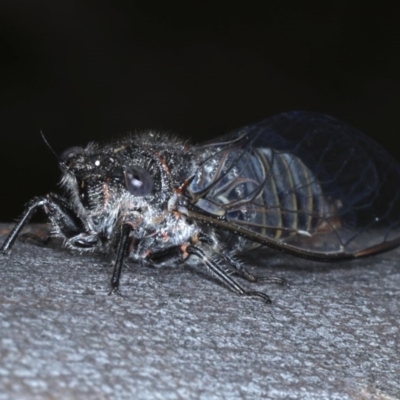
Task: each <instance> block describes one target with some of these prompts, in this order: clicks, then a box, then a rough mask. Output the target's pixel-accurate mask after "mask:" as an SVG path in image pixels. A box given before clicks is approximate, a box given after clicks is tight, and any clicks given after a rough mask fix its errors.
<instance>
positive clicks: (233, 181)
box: [184, 112, 400, 260]
mask: <svg viewBox="0 0 400 400" xmlns="http://www.w3.org/2000/svg"><path fill="white" fill-rule="evenodd" d="M196 154H197V157H198V161H199V165H200V167H199V168H198V170H197V172H196V174H195V175H194V177H193V179H192V180H191V181H190V184H189V185H188V186H187V187H186V189H185V193H184V195H185V197H187V198H188V202H189V206H190V207H189V209H190V215H191V216H192V217H194V218H197V219H199V220H202V221H204V222H206V223H208V224H212V225H214V226H216V227H220V228H221V229H222V230H223V231H228V232H231V233H232V234H233V235H235V236H241V237H245V238H247V239H250V240H252V241H255V242H258V243H262V244H266V245H268V246H270V247H273V248H277V249H281V250H286V251H288V252H290V253H294V254H297V255H299V256H303V257H309V258H317V259H327V260H328V259H331V258H332V259H335V258H353V257H359V256H364V255H368V254H373V253H377V252H381V251H385V250H388V249H390V248H393V247H395V246H397V245H399V244H400V234H399V228H400V201H399V200H400V167H399V165H398V163H397V162H396V161H395V160H394V159H393V158H392V157H391V156H390V155H389V154H388V153H387V152H386V151H385V150H384V149H382V148H381V147H380V146H379V145H378V144H377V143H375V142H374V141H373V140H371V139H370V138H368V137H367V136H365V135H364V134H362V133H361V132H359V131H357V130H356V129H354V128H352V127H350V126H348V125H346V124H345V123H343V122H340V121H338V120H336V119H334V118H331V117H328V116H325V115H320V114H314V113H308V112H289V113H284V114H279V115H277V116H274V117H271V118H269V119H266V120H264V121H261V122H259V123H256V124H254V125H249V126H246V127H244V128H242V129H239V130H237V131H234V132H231V133H230V134H227V135H225V136H223V137H221V138H220V139H218V140H216V141H213V142H209V143H206V144H204V145H202V146H198V147H197V148H196Z"/></svg>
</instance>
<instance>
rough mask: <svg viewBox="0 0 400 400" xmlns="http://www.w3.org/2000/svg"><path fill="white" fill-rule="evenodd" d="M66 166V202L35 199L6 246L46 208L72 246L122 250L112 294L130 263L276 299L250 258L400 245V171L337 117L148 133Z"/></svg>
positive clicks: (79, 153) (116, 255) (68, 158)
mask: <svg viewBox="0 0 400 400" xmlns="http://www.w3.org/2000/svg"><path fill="white" fill-rule="evenodd" d="M58 159H59V166H60V168H61V171H62V178H61V186H62V187H63V189H64V195H62V196H61V195H58V194H54V193H50V194H48V195H46V196H42V197H36V198H34V199H32V200H31V201H30V202H29V203H28V204H27V206H26V208H25V211H24V213H23V215H22V217H21V219H20V220H19V222H18V223H17V224H16V226H15V227H14V229H13V230H12V231H11V233H10V234H9V236H8V238H7V239H6V240H5V242H4V244H3V246H2V249H1V250H2V252H3V253H7V252H8V251H9V250H10V249H11V247H12V245H13V244H14V242H15V240H16V238H17V236H18V235H19V233H20V232H21V230H22V228H23V227H24V225H25V224H26V223H27V222H28V220H29V219H30V217H31V216H32V214H33V213H34V212H35V211H36V210H37V209H42V210H43V211H44V212H45V214H46V215H47V217H48V219H49V221H50V222H51V224H52V226H53V231H54V232H53V234H55V235H59V236H62V237H63V238H64V245H65V247H67V248H70V249H72V250H77V251H78V252H86V251H88V252H92V251H100V252H103V253H107V254H112V256H113V266H114V268H113V274H112V278H111V293H112V292H118V291H119V282H120V276H121V272H122V269H123V265H124V261H125V260H131V261H133V262H136V263H141V264H145V265H149V266H154V267H163V266H167V265H168V266H172V265H179V264H185V263H186V264H191V263H196V264H198V265H203V266H204V267H205V268H206V269H208V270H209V271H210V272H211V273H213V274H214V275H215V276H216V277H217V278H218V279H219V280H220V282H221V283H222V284H224V285H225V286H226V287H227V288H229V289H230V290H232V291H233V292H234V293H236V294H238V295H241V296H250V297H256V298H260V299H262V300H264V301H265V302H270V299H269V297H268V296H267V295H266V294H265V293H263V292H259V291H250V290H247V289H246V288H245V287H244V286H242V284H241V283H239V282H238V280H237V279H236V278H235V277H234V276H235V275H237V276H239V277H242V278H245V279H247V280H248V281H250V282H256V281H257V276H255V275H253V274H252V273H251V272H250V271H249V270H248V269H247V268H246V267H245V266H244V265H243V263H242V262H240V261H239V259H238V255H239V254H240V253H243V252H246V251H247V252H248V251H251V250H252V249H254V248H256V247H259V246H266V247H269V248H272V249H275V250H279V251H282V252H285V253H289V254H291V255H293V256H297V257H303V258H307V259H311V260H319V261H334V260H346V259H355V258H359V257H364V256H369V255H372V254H377V253H380V252H384V251H388V250H390V249H393V248H394V247H396V246H399V245H400V235H399V227H400V202H399V197H400V168H399V165H398V163H397V162H396V161H395V160H394V159H393V158H392V157H391V156H390V155H389V154H388V152H386V151H385V150H384V149H383V148H381V147H380V146H379V145H378V144H377V143H375V142H374V141H373V140H371V139H369V138H368V137H367V136H365V135H364V134H362V133H361V132H359V131H357V130H356V129H354V128H352V127H350V126H348V125H347V124H345V123H343V122H340V121H338V120H336V119H334V118H331V117H329V116H325V115H321V114H315V113H308V112H288V113H283V114H279V115H276V116H273V117H271V118H268V119H266V120H263V121H261V122H258V123H256V124H253V125H248V126H245V127H244V128H241V129H239V130H236V131H233V132H231V133H229V134H227V135H225V136H222V137H220V138H219V139H217V140H213V141H210V142H207V143H204V144H201V145H190V144H187V143H186V142H184V141H182V140H180V139H178V138H176V137H174V136H171V135H167V134H162V133H156V132H153V131H148V132H144V133H141V134H137V135H128V136H126V137H124V138H122V139H119V140H115V141H112V142H111V143H108V144H105V145H99V144H93V143H92V144H89V145H88V146H87V147H72V148H70V149H68V150H66V151H64V152H63V153H62V154H61V155H60V156H59V157H58ZM267 280H268V279H267ZM269 280H270V281H272V282H278V283H284V280H282V279H280V278H277V277H270V279H269Z"/></svg>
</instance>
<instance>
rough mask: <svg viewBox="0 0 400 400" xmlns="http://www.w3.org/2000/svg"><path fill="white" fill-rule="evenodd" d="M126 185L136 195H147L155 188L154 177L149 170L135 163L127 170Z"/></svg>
mask: <svg viewBox="0 0 400 400" xmlns="http://www.w3.org/2000/svg"><path fill="white" fill-rule="evenodd" d="M125 186H126V189H127V190H128V192H129V193H130V194H133V195H134V196H147V195H148V194H150V193H151V191H152V190H153V179H152V178H151V175H150V174H149V172H148V171H146V170H145V169H143V168H142V167H139V166H137V165H133V166H131V167H128V168H127V169H126V170H125Z"/></svg>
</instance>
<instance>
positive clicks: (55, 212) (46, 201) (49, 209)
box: [0, 193, 84, 254]
mask: <svg viewBox="0 0 400 400" xmlns="http://www.w3.org/2000/svg"><path fill="white" fill-rule="evenodd" d="M38 209H42V210H43V211H44V212H45V214H46V216H47V217H48V218H49V220H50V221H51V223H52V224H53V226H55V227H56V229H57V230H58V231H59V232H60V233H61V234H62V235H64V236H65V237H66V238H71V237H73V236H75V235H78V234H79V233H82V232H83V231H84V225H83V222H82V221H81V220H80V219H79V217H78V216H77V215H76V213H75V212H74V211H73V210H72V208H71V207H70V206H69V204H68V202H67V201H66V199H64V198H63V197H61V196H58V195H56V194H53V193H50V194H48V195H47V196H42V197H35V198H34V199H32V200H31V201H30V202H29V203H28V205H27V206H26V208H25V211H24V213H23V214H22V217H21V218H20V219H19V221H18V222H17V224H16V225H15V227H14V228H13V230H12V231H11V232H10V234H9V235H8V237H7V239H6V240H5V241H4V243H3V245H2V247H1V249H0V251H1V252H2V253H3V254H6V253H8V252H9V251H10V250H11V248H12V246H13V245H14V243H15V240H16V239H17V237H18V235H19V234H20V233H21V231H22V229H23V228H24V226H25V225H26V224H27V223H28V222H29V220H30V219H31V217H32V215H33V214H34V213H35V212H36V211H37V210H38Z"/></svg>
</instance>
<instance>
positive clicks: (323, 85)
mask: <svg viewBox="0 0 400 400" xmlns="http://www.w3.org/2000/svg"><path fill="white" fill-rule="evenodd" d="M238 3H239V2H238ZM235 4H236V2H231V3H211V4H210V5H207V4H206V3H204V4H203V3H196V2H186V3H176V2H170V1H162V2H161V1H160V2H150V1H130V2H128V1H116V0H114V1H109V2H105V1H88V0H80V1H66V0H58V1H50V0H42V1H30V2H29V1H23V0H19V1H18V0H3V1H2V2H1V4H0V49H1V61H0V85H1V86H0V87H1V90H0V102H1V104H0V123H1V142H0V143H1V144H0V146H1V148H0V171H1V193H0V221H11V220H13V219H14V218H15V217H17V216H18V215H19V214H20V212H21V211H22V208H23V204H24V203H25V202H26V201H27V200H29V199H30V198H31V197H32V196H34V195H38V194H44V193H46V192H48V191H51V190H57V181H58V176H59V171H58V168H57V165H56V160H55V158H54V156H53V155H52V154H51V152H50V151H49V149H48V148H47V147H46V146H45V144H44V143H43V140H42V139H41V137H40V134H39V130H40V129H42V130H43V131H44V133H45V135H46V137H47V139H48V141H49V142H50V143H51V145H52V146H53V147H54V149H55V150H56V151H57V152H58V153H59V152H61V151H62V150H64V149H65V148H67V147H70V146H74V145H81V144H86V143H87V142H88V141H90V140H107V139H110V138H112V137H113V136H115V135H119V134H121V133H123V132H125V131H130V130H135V129H144V128H155V129H160V130H167V131H172V132H175V133H178V134H180V135H181V136H183V137H187V138H193V141H194V142H197V141H201V140H204V139H209V138H212V137H216V136H218V135H221V134H222V133H225V132H227V131H229V130H231V129H234V128H238V127H240V126H242V125H244V124H247V123H251V122H255V121H257V120H260V119H263V118H265V117H267V116H269V115H272V114H274V113H279V112H282V111H288V110H293V109H304V110H311V111H319V112H323V113H327V114H331V115H334V116H336V117H338V118H340V119H343V120H345V121H347V122H349V123H350V124H352V125H354V126H356V127H358V128H360V129H361V130H363V131H364V132H366V133H367V134H368V135H370V136H371V137H374V138H375V139H376V140H378V141H379V142H380V143H381V144H382V145H384V146H385V147H387V148H388V149H389V150H390V151H391V152H392V154H394V155H395V156H396V157H398V158H400V148H399V147H398V146H397V140H396V137H397V136H398V135H399V132H400V121H399V118H398V115H399V110H400V54H399V49H400V40H399V37H400V36H399V25H400V24H399V18H398V15H399V14H398V12H397V9H395V7H396V8H397V6H394V5H393V6H389V5H388V4H385V2H379V3H374V4H373V5H368V4H366V3H365V2H363V1H347V2H344V3H343V4H341V3H336V2H335V3H333V2H329V3H328V2H315V3H314V2H306V1H304V2H298V3H294V2H293V3H288V2H279V1H276V2H267V1H265V2H263V3H262V4H263V5H262V6H254V5H252V3H251V2H248V3H247V2H240V3H239V4H240V5H235ZM391 7H392V8H391Z"/></svg>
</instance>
